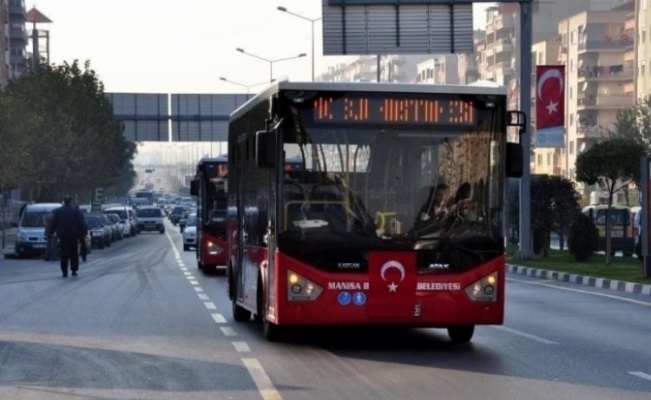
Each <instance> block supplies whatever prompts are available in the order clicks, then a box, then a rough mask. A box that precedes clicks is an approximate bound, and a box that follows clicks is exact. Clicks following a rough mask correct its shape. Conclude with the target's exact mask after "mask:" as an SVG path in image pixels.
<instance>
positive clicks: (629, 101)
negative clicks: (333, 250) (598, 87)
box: [576, 94, 634, 110]
mask: <svg viewBox="0 0 651 400" xmlns="http://www.w3.org/2000/svg"><path fill="white" fill-rule="evenodd" d="M633 102H634V96H633V95H624V94H599V95H593V94H588V95H585V94H583V95H579V96H578V97H577V99H576V108H577V110H599V109H620V108H623V107H631V106H633Z"/></svg>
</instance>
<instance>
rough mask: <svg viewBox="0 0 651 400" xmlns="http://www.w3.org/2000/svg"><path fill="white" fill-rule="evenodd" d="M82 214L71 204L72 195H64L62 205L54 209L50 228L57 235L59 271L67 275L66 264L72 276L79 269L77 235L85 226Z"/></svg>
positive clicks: (64, 275) (75, 274)
mask: <svg viewBox="0 0 651 400" xmlns="http://www.w3.org/2000/svg"><path fill="white" fill-rule="evenodd" d="M83 218H84V216H83V215H82V214H81V211H80V210H78V209H77V208H75V207H73V206H72V197H70V196H66V197H64V199H63V205H62V206H61V207H59V208H57V209H56V210H54V218H53V220H52V230H53V231H54V232H56V234H57V236H58V237H59V247H60V257H61V273H62V274H63V277H64V278H66V277H67V276H68V264H70V270H71V271H72V276H77V270H78V269H79V251H78V246H79V236H80V235H81V233H82V232H83V230H84V228H85V224H84V221H83Z"/></svg>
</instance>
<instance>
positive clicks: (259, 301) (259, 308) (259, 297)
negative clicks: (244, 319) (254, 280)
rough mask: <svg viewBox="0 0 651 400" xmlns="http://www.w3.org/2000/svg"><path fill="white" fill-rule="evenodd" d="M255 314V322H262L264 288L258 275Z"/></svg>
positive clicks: (260, 276)
mask: <svg viewBox="0 0 651 400" xmlns="http://www.w3.org/2000/svg"><path fill="white" fill-rule="evenodd" d="M255 303H256V307H255V309H256V312H255V315H254V316H253V318H254V319H255V322H262V319H263V318H262V316H263V315H264V288H263V287H262V275H261V274H258V290H257V292H256V301H255Z"/></svg>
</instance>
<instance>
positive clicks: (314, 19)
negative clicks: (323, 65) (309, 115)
mask: <svg viewBox="0 0 651 400" xmlns="http://www.w3.org/2000/svg"><path fill="white" fill-rule="evenodd" d="M277 9H278V11H282V12H284V13H287V14H289V15H293V16H295V17H298V18H300V19H302V20H305V21H308V22H309V23H311V24H312V82H314V23H315V22H316V21H319V20H321V19H322V18H308V17H304V16H302V15H301V14H296V13H295V12H291V11H289V10H287V8H285V7H278V8H277Z"/></svg>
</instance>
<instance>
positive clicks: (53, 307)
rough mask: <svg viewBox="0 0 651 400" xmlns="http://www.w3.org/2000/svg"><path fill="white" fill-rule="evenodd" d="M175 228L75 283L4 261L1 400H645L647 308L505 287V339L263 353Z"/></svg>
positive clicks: (363, 338) (314, 338)
mask: <svg viewBox="0 0 651 400" xmlns="http://www.w3.org/2000/svg"><path fill="white" fill-rule="evenodd" d="M182 249H183V246H182V243H181V237H180V234H179V233H178V230H177V228H174V227H172V226H171V225H168V226H167V232H166V234H165V235H160V234H157V233H153V234H141V235H139V236H137V237H135V238H130V239H125V240H123V241H120V242H117V243H114V244H113V246H111V247H110V248H107V249H104V250H95V251H93V253H92V254H91V255H90V257H89V260H88V262H86V263H83V264H81V269H80V274H79V277H76V278H74V277H68V278H62V277H61V273H60V270H59V267H58V263H54V262H45V261H43V260H40V259H34V260H0V399H12V400H24V399H39V400H40V399H48V400H49V399H53V400H57V399H152V400H153V399H156V400H159V399H175V400H178V399H265V400H269V399H287V400H290V399H324V400H325V399H328V400H329V399H361V400H365V399H368V400H371V399H373V400H376V399H401V400H406V399H446V400H453V399H460V400H461V399H463V400H468V399H496V400H497V399H499V400H505V399H506V400H508V399H517V400H522V399H586V400H587V399H590V400H595V399H604V400H606V399H607V400H613V399H618V400H619V399H644V400H648V399H650V398H651V318H650V317H649V316H650V315H651V299H650V298H649V297H648V296H637V295H632V294H625V293H624V294H620V293H614V292H608V291H602V290H598V289H590V288H586V287H579V286H573V285H570V284H563V283H558V282H551V281H541V280H535V279H528V278H525V277H521V276H515V275H513V276H509V279H508V281H507V305H506V315H507V317H506V323H505V325H503V326H499V327H478V328H477V329H476V331H475V337H474V338H473V341H472V343H470V344H467V345H454V344H452V343H450V341H449V339H448V337H447V332H446V331H444V330H436V329H419V330H406V331H400V330H395V331H394V330H377V329H376V330H350V329H319V330H310V331H305V332H299V333H297V334H296V335H295V336H294V337H292V338H291V339H292V340H291V341H290V342H287V343H269V342H266V341H265V339H264V338H263V336H262V329H261V326H260V325H258V324H255V323H253V322H251V323H236V322H234V321H233V320H232V317H231V312H230V303H229V301H228V298H227V295H226V285H225V280H224V277H222V276H205V275H204V274H202V273H201V272H200V271H198V270H197V269H196V260H195V257H194V252H193V251H189V252H184V251H183V250H182Z"/></svg>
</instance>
